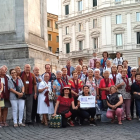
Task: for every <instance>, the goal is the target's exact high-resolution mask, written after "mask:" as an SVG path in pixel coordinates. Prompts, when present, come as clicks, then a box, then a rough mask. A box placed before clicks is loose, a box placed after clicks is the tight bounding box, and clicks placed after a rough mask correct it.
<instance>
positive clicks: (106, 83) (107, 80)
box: [104, 78, 109, 95]
mask: <svg viewBox="0 0 140 140" xmlns="http://www.w3.org/2000/svg"><path fill="white" fill-rule="evenodd" d="M104 82H105V86H106V88H107V87H108V85H109V78H107V79H106V78H104ZM105 94H106V95H108V94H109V91H105Z"/></svg>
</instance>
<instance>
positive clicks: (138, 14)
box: [136, 12, 140, 21]
mask: <svg viewBox="0 0 140 140" xmlns="http://www.w3.org/2000/svg"><path fill="white" fill-rule="evenodd" d="M136 15H137V17H136V18H137V21H140V12H139V13H138V12H137V13H136Z"/></svg>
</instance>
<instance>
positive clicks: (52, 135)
mask: <svg viewBox="0 0 140 140" xmlns="http://www.w3.org/2000/svg"><path fill="white" fill-rule="evenodd" d="M97 123H98V126H96V127H95V126H89V125H84V126H75V127H67V128H59V129H53V128H48V127H47V126H43V125H41V124H40V125H37V124H35V125H34V126H33V125H30V126H26V127H18V128H14V127H13V126H12V122H10V126H9V127H3V128H1V129H0V139H2V140H54V139H55V140H67V139H69V140H140V122H138V121H137V120H136V119H135V120H133V121H124V122H123V125H118V124H117V123H115V124H110V123H101V122H97Z"/></svg>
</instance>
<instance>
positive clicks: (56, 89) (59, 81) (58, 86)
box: [53, 71, 66, 99]
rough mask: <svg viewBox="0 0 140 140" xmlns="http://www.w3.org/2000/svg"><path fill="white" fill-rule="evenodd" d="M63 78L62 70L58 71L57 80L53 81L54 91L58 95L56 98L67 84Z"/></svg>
mask: <svg viewBox="0 0 140 140" xmlns="http://www.w3.org/2000/svg"><path fill="white" fill-rule="evenodd" d="M61 78H62V71H57V72H56V80H54V82H53V92H54V93H55V95H56V99H57V98H58V96H59V95H60V94H61V91H62V89H63V87H64V86H65V85H66V83H65V82H64V81H63V80H62V79H61Z"/></svg>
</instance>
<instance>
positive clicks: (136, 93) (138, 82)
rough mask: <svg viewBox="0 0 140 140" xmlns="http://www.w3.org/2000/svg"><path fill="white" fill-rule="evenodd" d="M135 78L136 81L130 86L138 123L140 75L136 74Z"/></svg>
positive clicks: (139, 113) (139, 114)
mask: <svg viewBox="0 0 140 140" xmlns="http://www.w3.org/2000/svg"><path fill="white" fill-rule="evenodd" d="M135 76H136V81H135V82H134V83H133V84H132V86H131V92H132V94H133V96H134V99H135V102H136V110H137V113H138V114H137V115H138V117H139V121H140V73H137V74H136V75H135Z"/></svg>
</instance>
